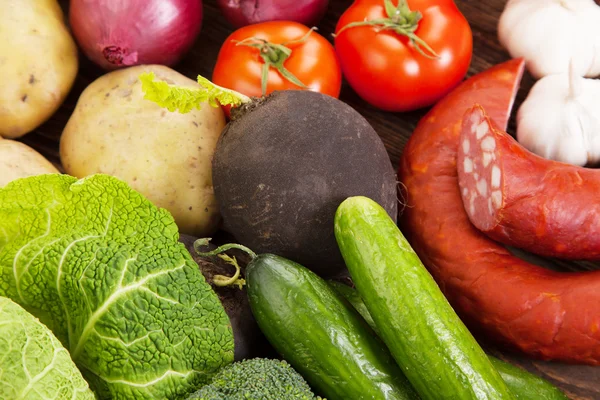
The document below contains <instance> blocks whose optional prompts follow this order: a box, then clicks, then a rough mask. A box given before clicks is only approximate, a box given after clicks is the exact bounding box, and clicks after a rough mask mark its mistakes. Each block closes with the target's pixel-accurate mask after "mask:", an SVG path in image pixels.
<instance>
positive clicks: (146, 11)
mask: <svg viewBox="0 0 600 400" xmlns="http://www.w3.org/2000/svg"><path fill="white" fill-rule="evenodd" d="M69 23H70V25H71V29H72V30H73V36H75V39H76V40H77V43H78V44H79V46H80V48H81V50H82V51H83V53H84V54H85V55H86V56H87V57H88V58H89V59H90V60H92V61H93V62H94V63H96V64H98V65H99V66H100V67H102V68H104V69H106V70H114V69H117V68H123V67H128V66H132V65H140V64H162V65H167V66H172V65H174V64H176V63H177V62H178V61H179V60H180V59H181V57H183V55H184V54H185V53H186V52H187V51H189V49H190V48H191V47H192V45H193V44H194V41H195V40H196V38H197V36H198V34H199V33H200V29H201V27H202V0H71V4H70V7H69Z"/></svg>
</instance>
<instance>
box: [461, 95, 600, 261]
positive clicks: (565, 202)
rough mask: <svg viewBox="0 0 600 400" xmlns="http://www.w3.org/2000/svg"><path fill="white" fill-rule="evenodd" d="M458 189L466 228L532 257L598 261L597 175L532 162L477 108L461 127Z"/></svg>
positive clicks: (599, 211)
mask: <svg viewBox="0 0 600 400" xmlns="http://www.w3.org/2000/svg"><path fill="white" fill-rule="evenodd" d="M457 168H458V184H459V187H460V190H461V195H462V199H463V204H464V206H465V211H466V212H467V215H468V217H469V220H470V221H471V223H472V224H473V225H475V227H476V228H477V229H479V230H480V231H482V232H484V233H485V234H486V235H487V236H488V237H490V238H492V239H494V240H496V241H499V242H501V243H504V244H507V245H511V246H514V247H518V248H521V249H523V250H527V251H529V252H531V253H535V254H539V255H542V256H548V257H558V258H564V259H575V260H577V259H579V260H581V259H586V260H598V259H600V171H598V170H593V169H588V168H582V167H578V166H574V165H569V164H565V163H561V162H557V161H551V160H547V159H545V158H542V157H540V156H537V155H535V154H533V153H531V152H529V151H528V150H526V149H525V148H524V147H523V146H521V145H520V144H519V143H518V142H517V141H516V140H515V139H513V138H512V136H510V135H509V134H507V133H506V132H503V131H502V130H500V129H497V128H496V127H495V126H494V125H493V123H492V121H491V120H490V119H489V117H488V116H487V115H486V114H485V110H484V109H483V108H482V107H481V106H475V107H474V108H473V109H471V110H469V111H468V112H467V114H466V115H465V118H464V119H463V127H462V130H461V136H460V146H459V147H458V162H457Z"/></svg>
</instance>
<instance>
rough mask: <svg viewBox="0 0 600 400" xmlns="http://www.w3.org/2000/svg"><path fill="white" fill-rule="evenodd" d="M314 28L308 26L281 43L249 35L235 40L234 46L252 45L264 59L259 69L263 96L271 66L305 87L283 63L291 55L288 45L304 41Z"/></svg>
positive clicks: (286, 77) (289, 79) (265, 91)
mask: <svg viewBox="0 0 600 400" xmlns="http://www.w3.org/2000/svg"><path fill="white" fill-rule="evenodd" d="M316 29H317V28H314V27H313V28H310V30H309V31H308V32H306V34H305V35H304V36H302V37H301V38H299V39H296V40H292V41H289V42H285V43H281V44H277V43H271V42H269V41H267V40H265V39H261V38H257V37H250V38H246V39H244V40H240V41H237V42H236V46H248V47H253V48H255V49H258V50H259V52H260V53H259V54H260V56H261V58H262V59H263V61H264V64H263V66H262V70H261V90H262V95H263V96H265V95H266V94H267V81H268V79H269V69H271V68H274V69H275V70H277V71H278V72H279V73H280V74H281V76H283V77H284V78H285V79H287V80H288V81H290V82H291V83H293V84H294V85H296V86H299V87H301V88H303V89H306V88H307V87H306V85H305V84H304V83H302V82H301V81H300V79H298V78H297V77H296V76H295V75H294V74H292V73H291V72H290V71H289V70H288V69H287V68H285V66H284V65H283V64H284V63H285V61H286V60H287V59H288V58H290V56H291V55H292V49H290V48H289V47H288V46H289V45H294V44H299V43H304V42H306V40H307V39H308V37H309V36H310V34H311V33H312V31H314V30H316Z"/></svg>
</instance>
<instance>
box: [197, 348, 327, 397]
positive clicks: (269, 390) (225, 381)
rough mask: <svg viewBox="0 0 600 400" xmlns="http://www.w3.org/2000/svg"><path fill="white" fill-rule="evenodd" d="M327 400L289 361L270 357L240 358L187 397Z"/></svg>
mask: <svg viewBox="0 0 600 400" xmlns="http://www.w3.org/2000/svg"><path fill="white" fill-rule="evenodd" d="M263 399H264V400H267V399H268V400H273V399H279V400H288V399H289V400H324V399H321V398H320V397H315V395H314V394H313V392H312V390H311V388H310V386H308V383H306V381H305V380H304V378H303V377H302V376H301V375H300V374H299V373H298V372H296V370H294V369H293V368H292V367H291V366H290V365H289V364H288V363H287V362H285V361H282V360H272V359H267V358H253V359H249V360H243V361H238V362H235V363H233V364H230V365H228V366H226V367H224V368H223V369H221V370H220V371H219V372H218V373H217V374H216V375H215V377H214V378H213V380H212V382H211V383H210V384H209V385H206V386H204V387H202V389H200V390H198V391H197V392H196V393H194V394H192V395H191V396H190V397H188V399H187V400H263Z"/></svg>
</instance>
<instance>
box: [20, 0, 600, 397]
mask: <svg viewBox="0 0 600 400" xmlns="http://www.w3.org/2000/svg"><path fill="white" fill-rule="evenodd" d="M61 4H62V6H63V8H64V10H65V12H66V11H67V7H68V1H67V0H61ZM350 4H351V1H350V0H330V6H329V11H328V13H327V15H326V17H325V19H324V20H323V21H322V23H321V24H320V25H319V33H320V34H322V35H324V36H326V37H328V38H330V39H331V33H332V32H333V29H334V27H335V24H336V21H337V20H338V18H339V16H340V15H341V14H342V12H343V11H344V10H345V9H346V8H347V7H348V6H349V5H350ZM457 4H458V6H459V8H460V9H461V11H462V12H463V13H464V15H465V16H466V17H467V19H468V20H469V23H470V24H471V28H472V30H473V39H474V49H473V53H474V54H473V59H472V61H471V67H470V69H469V73H468V75H469V76H470V75H472V74H474V73H477V72H480V71H482V70H484V69H487V68H488V67H490V66H492V65H494V64H497V63H499V62H502V61H505V60H507V59H508V58H509V55H508V54H507V53H506V52H505V51H504V50H503V49H502V48H501V47H500V45H499V43H498V40H497V36H496V24H497V21H498V18H499V16H500V13H501V12H502V9H503V7H504V4H505V0H462V1H457ZM231 32H232V28H231V26H229V24H228V23H227V22H226V21H225V20H224V19H223V18H222V17H221V15H220V13H219V11H218V9H217V7H216V4H215V0H207V1H205V3H204V22H203V27H202V32H201V34H200V37H199V39H198V41H197V43H196V44H195V46H194V48H193V49H192V51H191V52H190V53H189V54H188V55H187V56H186V58H185V59H184V60H183V61H182V62H181V63H180V64H179V65H178V66H176V67H175V69H176V70H178V71H179V72H181V73H183V74H185V75H187V76H189V77H190V78H195V76H196V75H197V74H201V75H203V76H205V77H210V76H211V75H212V69H213V66H214V64H215V61H216V58H217V53H218V51H219V48H220V46H221V44H222V43H223V41H224V40H225V38H226V37H227V36H228V35H229V34H230V33H231ZM102 74H103V71H102V70H100V69H99V68H97V67H95V66H94V65H93V64H92V63H90V62H89V61H88V60H86V59H85V57H80V72H79V76H78V78H77V80H76V83H75V85H74V87H73V89H72V91H71V93H70V95H69V97H68V99H67V100H66V102H65V104H64V105H63V106H62V107H61V108H60V110H59V111H58V112H57V113H56V114H55V115H54V116H53V117H52V118H51V119H50V120H49V121H48V122H47V123H45V124H44V125H43V126H41V127H40V128H38V129H37V130H36V131H35V132H32V133H30V134H28V135H26V136H25V137H24V138H22V139H21V140H22V141H23V142H25V143H27V144H28V145H30V146H32V147H33V148H35V149H36V150H38V151H39V152H41V153H42V154H43V155H44V156H46V157H47V158H48V159H49V160H51V161H52V162H53V163H54V164H56V165H57V166H59V168H60V160H59V157H58V142H59V138H60V134H61V132H62V130H63V128H64V126H65V124H66V122H67V120H68V119H69V117H70V115H71V113H72V111H73V109H74V107H75V104H76V101H77V99H78V97H79V95H80V93H81V91H82V90H83V89H84V88H85V87H86V86H87V85H88V84H89V83H90V82H92V81H93V80H94V79H96V78H97V77H98V76H100V75H102ZM532 82H533V81H532V79H531V77H529V76H528V75H527V74H526V75H525V78H524V80H523V83H522V85H521V89H520V91H519V95H518V99H517V103H516V105H517V106H518V105H519V103H520V102H521V101H522V100H523V99H524V97H525V96H526V94H527V91H528V90H529V88H530V87H531V84H532ZM341 99H342V100H343V101H345V102H346V103H348V104H350V105H351V106H352V107H354V108H355V109H357V110H358V111H359V112H361V113H362V115H364V116H365V118H367V120H368V121H369V122H370V123H371V124H372V125H373V127H374V128H375V130H376V131H377V132H378V134H379V135H380V136H381V138H382V139H383V141H384V143H385V145H386V147H387V150H388V152H389V155H390V159H391V160H392V163H393V165H394V168H397V166H398V160H399V158H400V154H401V152H402V149H403V148H404V145H405V143H406V141H407V139H408V137H409V136H410V134H411V132H412V131H413V129H414V127H415V125H416V123H417V122H418V120H419V118H420V117H421V116H423V115H424V114H425V112H426V111H427V110H420V111H417V112H411V113H386V112H382V111H378V110H376V109H374V108H373V107H371V106H369V105H367V104H366V103H365V102H363V101H362V100H361V99H360V98H358V96H356V95H355V94H354V92H353V91H352V89H350V87H348V86H347V85H344V87H343V89H342V94H341ZM513 118H514V113H513ZM513 128H514V119H513V121H511V124H510V125H509V131H511V132H512V131H513ZM549 264H550V266H551V267H554V268H559V269H565V268H567V269H577V268H586V269H590V268H596V267H597V266H596V265H594V264H589V263H588V264H583V263H582V264H579V265H575V264H572V263H571V264H570V263H564V262H550V263H549ZM490 351H491V352H492V353H494V354H495V355H497V356H499V357H501V358H504V359H506V360H509V361H511V362H513V363H515V364H518V365H521V366H523V367H525V368H527V369H528V370H530V371H533V372H535V373H537V374H538V375H540V376H543V377H545V378H547V379H549V380H551V381H552V382H554V383H555V384H557V385H558V386H560V387H561V388H562V389H563V390H565V392H566V393H567V394H568V395H569V396H570V397H571V398H573V399H600V367H589V366H575V365H568V366H567V365H561V364H556V363H547V362H540V361H533V360H528V359H526V358H524V357H520V356H518V355H508V354H502V353H499V352H497V351H496V350H493V349H490Z"/></svg>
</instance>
